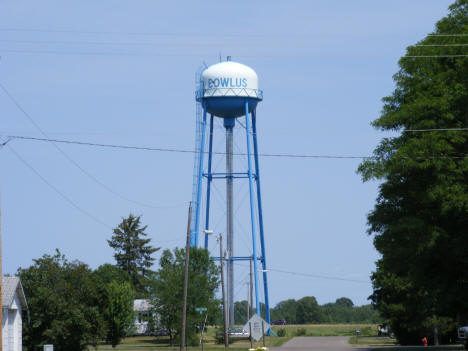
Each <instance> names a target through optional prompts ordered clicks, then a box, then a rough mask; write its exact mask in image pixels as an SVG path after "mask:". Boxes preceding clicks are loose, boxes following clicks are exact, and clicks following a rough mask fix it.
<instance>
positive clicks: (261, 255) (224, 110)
mask: <svg viewBox="0 0 468 351" xmlns="http://www.w3.org/2000/svg"><path fill="white" fill-rule="evenodd" d="M197 100H198V101H199V102H200V103H201V106H202V109H203V110H202V116H201V121H200V127H201V129H200V138H199V140H200V142H199V145H198V146H197V152H198V159H197V160H198V167H197V172H198V174H197V178H198V179H197V186H196V190H195V191H196V197H195V198H196V201H195V204H194V205H195V211H194V214H195V220H194V222H193V226H192V228H191V240H190V243H191V245H192V246H199V233H200V223H201V221H200V216H201V205H200V204H201V200H202V194H203V179H206V206H205V210H206V212H205V228H204V229H205V235H204V240H203V247H204V248H208V240H209V237H208V234H207V233H206V231H208V230H209V229H210V206H211V182H212V181H213V180H216V179H234V178H245V179H247V180H248V182H249V198H250V202H249V207H250V223H251V236H252V252H251V255H250V256H232V257H228V258H215V259H217V260H220V259H224V260H226V261H227V262H233V261H246V260H252V262H253V273H254V289H255V310H256V312H257V313H258V314H260V286H259V271H260V272H261V273H262V278H263V279H262V280H263V294H264V297H265V301H264V302H265V319H266V321H267V322H268V323H270V322H271V321H270V304H269V294H268V277H267V262H266V249H265V235H264V226H263V209H262V197H261V186H260V166H259V157H258V141H257V121H256V107H257V103H258V101H260V100H261V98H254V97H241V96H230V97H221V96H212V97H199V96H197ZM208 114H210V118H209V135H208V150H207V151H206V150H205V143H206V137H207V136H206V129H207V128H206V127H207V115H208ZM240 116H242V117H245V129H246V146H247V171H246V172H227V171H226V172H224V173H213V172H212V160H213V132H214V131H213V122H214V121H213V120H214V117H221V118H223V125H224V127H225V128H226V130H229V129H231V130H232V129H233V128H234V127H235V125H236V119H237V118H241V117H240ZM242 120H243V118H242ZM205 156H207V158H208V161H207V167H206V171H204V163H205V160H204V157H205ZM252 156H253V159H254V160H253V162H252ZM256 211H257V214H258V217H257V216H256ZM257 219H258V222H257ZM257 224H258V233H257ZM258 238H259V239H260V240H259V243H260V250H259V251H258V248H257V239H258ZM259 266H260V267H259Z"/></svg>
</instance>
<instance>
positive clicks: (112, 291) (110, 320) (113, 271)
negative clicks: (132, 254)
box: [93, 263, 135, 347]
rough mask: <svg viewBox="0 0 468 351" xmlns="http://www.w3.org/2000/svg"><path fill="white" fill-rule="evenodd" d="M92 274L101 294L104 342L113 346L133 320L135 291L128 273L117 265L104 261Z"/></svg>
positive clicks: (123, 335)
mask: <svg viewBox="0 0 468 351" xmlns="http://www.w3.org/2000/svg"><path fill="white" fill-rule="evenodd" d="M93 274H94V276H95V280H96V283H97V286H98V289H99V292H100V295H101V299H100V300H101V303H100V304H99V306H100V311H101V313H102V316H103V318H104V320H105V326H106V342H107V343H109V344H111V345H112V347H115V346H117V345H118V344H119V343H120V341H121V339H122V338H123V337H125V336H126V335H127V332H128V331H129V329H130V327H131V325H132V323H133V321H134V319H133V317H134V316H133V297H134V296H135V292H134V290H133V287H132V285H131V283H130V276H129V275H128V273H127V272H126V271H124V270H122V269H120V268H119V267H117V266H114V265H111V264H109V263H106V264H103V265H101V266H99V267H98V268H97V269H96V270H95V271H94V272H93Z"/></svg>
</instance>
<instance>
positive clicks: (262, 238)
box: [252, 110, 271, 335]
mask: <svg viewBox="0 0 468 351" xmlns="http://www.w3.org/2000/svg"><path fill="white" fill-rule="evenodd" d="M252 134H253V142H254V157H255V175H256V183H257V201H258V221H259V227H260V245H261V252H262V268H263V290H264V293H265V309H266V311H265V317H266V321H267V323H268V324H270V322H271V321H270V300H269V298H268V279H267V272H266V269H267V268H266V267H267V264H266V256H265V252H266V249H265V236H264V232H263V210H262V194H261V191H260V166H259V162H258V143H257V112H256V110H253V111H252ZM268 335H269V334H268Z"/></svg>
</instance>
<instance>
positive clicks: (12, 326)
mask: <svg viewBox="0 0 468 351" xmlns="http://www.w3.org/2000/svg"><path fill="white" fill-rule="evenodd" d="M27 311H28V305H27V302H26V297H25V295H24V291H23V286H22V285H21V281H20V279H19V278H18V277H3V278H2V317H3V319H2V343H3V345H2V347H3V348H2V350H3V351H21V350H22V348H23V336H22V332H23V319H24V316H25V315H27Z"/></svg>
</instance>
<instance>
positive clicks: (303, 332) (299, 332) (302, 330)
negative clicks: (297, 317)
mask: <svg viewBox="0 0 468 351" xmlns="http://www.w3.org/2000/svg"><path fill="white" fill-rule="evenodd" d="M306 334H307V330H306V329H305V328H298V329H297V330H296V336H306Z"/></svg>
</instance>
